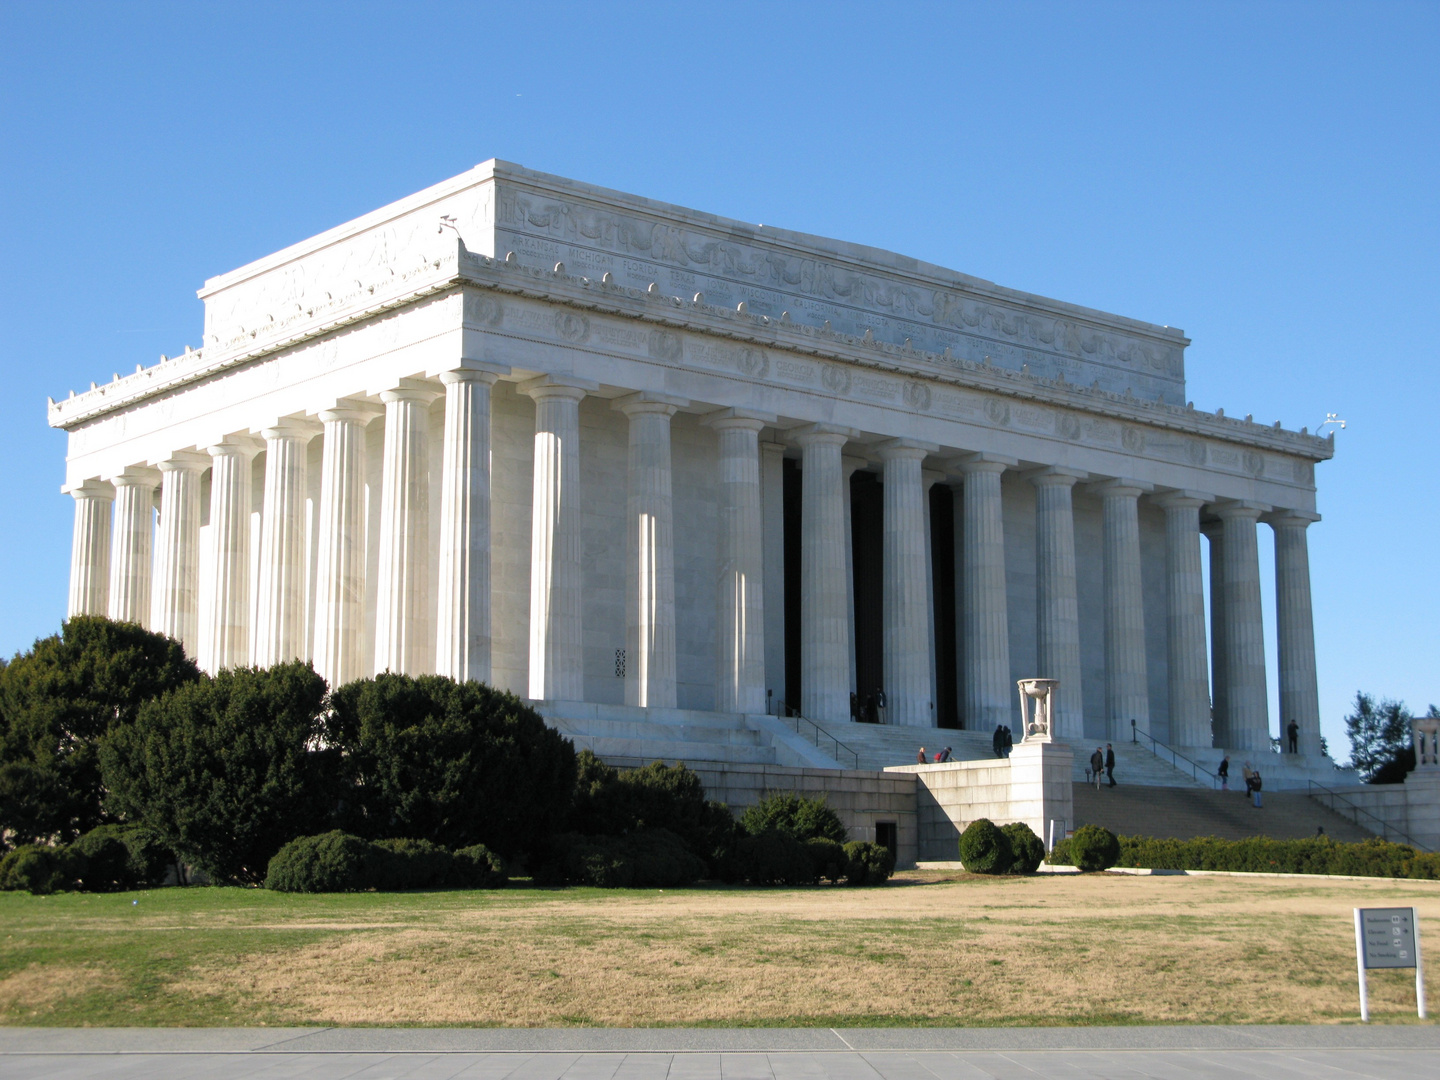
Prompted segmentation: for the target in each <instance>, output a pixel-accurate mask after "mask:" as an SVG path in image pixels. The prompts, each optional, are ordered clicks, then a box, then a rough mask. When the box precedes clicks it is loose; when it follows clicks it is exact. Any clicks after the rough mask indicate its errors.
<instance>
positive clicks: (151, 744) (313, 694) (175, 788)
mask: <svg viewBox="0 0 1440 1080" xmlns="http://www.w3.org/2000/svg"><path fill="white" fill-rule="evenodd" d="M324 702H325V680H324V679H322V678H320V676H319V675H316V674H315V672H314V671H312V670H311V669H310V665H309V664H305V663H299V662H297V663H291V664H280V665H277V666H276V667H273V668H270V669H268V670H260V669H257V668H239V669H236V670H234V671H222V672H220V674H218V675H217V676H215V678H213V679H210V678H202V679H200V680H199V681H198V682H193V683H190V684H188V685H185V686H181V687H179V688H178V689H175V690H172V691H170V692H169V693H168V694H166V695H165V696H164V697H162V698H159V699H158V700H155V701H152V702H149V703H148V704H146V705H143V706H141V708H140V711H139V714H138V715H137V716H136V718H135V722H134V723H133V724H129V725H123V726H120V727H117V728H116V729H115V730H112V731H111V733H110V734H109V735H108V736H107V737H106V738H105V739H104V741H103V742H102V743H101V747H100V758H101V765H102V768H103V772H104V780H105V785H106V787H107V788H109V790H110V799H109V802H110V804H111V805H113V806H114V807H115V809H116V810H117V811H118V812H119V813H121V814H124V815H125V816H126V817H127V818H129V819H130V820H133V821H135V822H138V823H140V824H142V825H144V826H146V827H147V828H148V829H150V830H151V831H152V832H153V833H155V834H156V835H157V836H158V837H159V838H160V840H161V841H163V842H164V843H165V844H167V845H169V846H170V847H171V848H173V849H174V850H175V852H176V853H177V854H178V855H180V857H181V858H183V859H185V860H186V861H188V862H191V863H193V864H195V865H196V866H198V867H200V868H201V869H202V870H204V871H205V872H206V873H208V874H209V875H210V876H211V877H213V878H216V879H219V880H223V881H233V882H240V883H244V884H252V885H258V884H260V883H261V882H263V881H264V880H265V872H266V868H267V866H268V864H269V862H270V858H271V856H273V855H274V854H275V853H276V852H277V851H279V850H280V848H281V846H282V845H283V844H285V843H286V841H288V840H290V839H292V838H293V837H295V836H297V835H303V834H308V833H315V832H318V831H320V830H321V829H323V828H325V827H326V826H328V825H329V823H330V820H331V817H332V814H333V810H334V806H335V801H336V794H337V789H336V777H337V769H336V767H335V764H336V763H335V757H336V755H335V753H334V752H333V751H326V750H319V749H316V746H317V743H318V740H319V736H320V733H321V723H322V720H321V710H322V708H323V707H324Z"/></svg>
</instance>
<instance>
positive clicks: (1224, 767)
mask: <svg viewBox="0 0 1440 1080" xmlns="http://www.w3.org/2000/svg"><path fill="white" fill-rule="evenodd" d="M1215 775H1216V776H1218V777H1220V790H1221V791H1229V790H1230V755H1229V754H1226V755H1225V756H1224V757H1223V758H1221V759H1220V768H1218V769H1217V770H1215Z"/></svg>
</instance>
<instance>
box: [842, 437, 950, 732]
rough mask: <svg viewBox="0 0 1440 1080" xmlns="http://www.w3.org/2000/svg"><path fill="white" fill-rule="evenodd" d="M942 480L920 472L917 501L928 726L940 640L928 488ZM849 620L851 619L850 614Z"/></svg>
mask: <svg viewBox="0 0 1440 1080" xmlns="http://www.w3.org/2000/svg"><path fill="white" fill-rule="evenodd" d="M936 449H938V447H937V448H936ZM944 479H945V474H944V473H943V472H940V471H938V470H936V469H923V470H921V473H920V504H921V506H923V507H924V508H925V524H924V534H923V536H924V544H925V640H926V641H927V642H928V643H929V646H928V649H927V655H928V656H929V657H930V692H929V700H928V701H927V702H926V705H925V710H926V713H927V714H928V715H929V717H930V719H929V721H928V723H929V724H930V726H931V727H936V726H938V725H939V722H940V685H939V666H940V658H939V641H940V639H939V638H938V637H937V636H936V633H935V550H934V548H935V543H934V540H935V532H934V526H933V523H932V522H931V520H930V489H931V488H932V487H934V486H935V485H936V484H938V483H940V481H942V480H944ZM851 621H852V622H853V621H854V619H853V616H852V619H851Z"/></svg>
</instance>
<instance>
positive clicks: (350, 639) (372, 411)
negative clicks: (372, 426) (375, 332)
mask: <svg viewBox="0 0 1440 1080" xmlns="http://www.w3.org/2000/svg"><path fill="white" fill-rule="evenodd" d="M378 412H379V409H378V408H377V407H376V406H374V405H371V404H369V403H368V402H364V401H346V400H342V401H340V402H337V403H336V407H335V408H333V409H326V410H325V411H324V412H322V413H321V414H320V421H321V423H323V424H324V425H325V444H324V446H323V447H322V451H323V453H322V456H321V458H320V520H319V523H318V528H317V530H316V531H317V534H318V540H317V548H318V550H317V552H316V570H315V577H316V581H315V670H316V671H317V672H319V673H320V674H321V675H322V676H324V678H325V681H326V682H328V683H329V684H330V685H331V687H336V686H344V685H345V684H346V683H348V682H353V681H355V680H356V679H361V678H364V677H365V676H366V675H367V674H368V673H369V671H368V668H369V665H368V664H367V663H366V657H365V655H364V651H363V645H362V643H363V636H364V630H365V562H366V560H365V552H366V546H365V428H366V425H367V424H369V423H370V421H371V420H373V419H374V418H375V416H376V414H377V413H378Z"/></svg>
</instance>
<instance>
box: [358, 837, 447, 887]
mask: <svg viewBox="0 0 1440 1080" xmlns="http://www.w3.org/2000/svg"><path fill="white" fill-rule="evenodd" d="M374 849H375V851H376V859H375V870H374V875H375V876H374V886H375V888H376V889H378V890H379V891H380V892H404V891H406V890H407V889H444V888H449V887H450V886H452V885H455V884H458V882H457V881H455V878H456V876H457V871H458V868H457V867H456V866H455V857H454V856H453V855H451V854H450V852H448V851H446V850H445V849H444V848H443V847H441V846H440V845H439V844H434V843H431V842H430V841H429V840H414V839H411V838H409V837H392V838H390V839H386V840H377V841H375V843H374Z"/></svg>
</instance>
